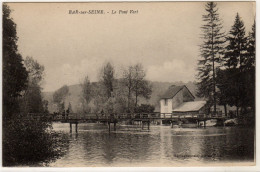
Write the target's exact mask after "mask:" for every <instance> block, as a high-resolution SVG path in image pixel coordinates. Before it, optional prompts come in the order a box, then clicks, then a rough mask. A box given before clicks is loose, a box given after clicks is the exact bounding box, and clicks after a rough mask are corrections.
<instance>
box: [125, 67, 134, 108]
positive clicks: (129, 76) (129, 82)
mask: <svg viewBox="0 0 260 172" xmlns="http://www.w3.org/2000/svg"><path fill="white" fill-rule="evenodd" d="M123 85H124V86H125V87H126V88H127V110H128V111H130V106H131V102H132V92H133V88H134V67H133V66H129V67H128V68H127V69H125V70H124V71H123Z"/></svg>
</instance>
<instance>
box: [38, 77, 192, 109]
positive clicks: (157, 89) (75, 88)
mask: <svg viewBox="0 0 260 172" xmlns="http://www.w3.org/2000/svg"><path fill="white" fill-rule="evenodd" d="M151 84H152V95H151V98H150V99H149V100H146V99H144V98H139V100H138V103H139V104H151V105H154V106H155V107H156V110H157V111H158V109H159V100H160V96H161V95H162V94H163V93H164V92H165V91H166V90H167V89H168V88H169V86H171V85H176V86H179V85H186V86H187V87H188V88H189V90H190V91H191V93H192V94H193V95H194V96H195V97H196V89H197V87H196V85H195V83H194V82H188V83H183V82H181V81H180V82H157V81H156V82H154V81H153V82H151ZM68 87H69V95H68V96H67V98H66V101H65V104H66V105H67V104H68V103H69V102H70V103H71V106H72V110H73V111H74V110H75V109H77V106H79V104H80V97H81V86H80V84H76V85H70V86H68ZM53 93H54V92H43V99H45V100H47V101H48V102H49V104H48V108H49V111H50V112H54V111H56V105H55V104H54V102H53Z"/></svg>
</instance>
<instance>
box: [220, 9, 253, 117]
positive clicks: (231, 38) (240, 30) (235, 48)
mask: <svg viewBox="0 0 260 172" xmlns="http://www.w3.org/2000/svg"><path fill="white" fill-rule="evenodd" d="M227 41H228V45H227V47H226V53H225V56H224V59H225V64H224V65H225V66H226V68H229V69H233V70H230V71H233V73H229V79H230V80H233V83H230V84H229V85H227V86H226V88H227V89H228V88H229V89H230V88H233V91H232V93H233V94H232V95H230V96H231V97H233V100H234V102H233V104H235V105H236V106H237V112H238V109H239V107H241V111H242V108H245V105H246V99H247V96H246V91H247V90H246V87H247V86H246V84H247V83H246V82H245V81H246V78H247V76H246V75H247V74H246V73H244V72H246V71H245V69H246V61H247V57H248V55H247V37H246V36H245V26H244V22H243V21H242V19H241V18H240V16H239V14H238V13H237V15H236V17H235V21H234V24H233V26H232V27H231V30H230V32H229V35H228V36H227ZM234 78H236V79H234ZM234 86H235V87H236V88H234Z"/></svg>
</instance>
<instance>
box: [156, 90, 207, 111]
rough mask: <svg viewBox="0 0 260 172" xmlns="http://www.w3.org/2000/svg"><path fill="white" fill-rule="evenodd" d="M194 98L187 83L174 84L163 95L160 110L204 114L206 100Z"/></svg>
mask: <svg viewBox="0 0 260 172" xmlns="http://www.w3.org/2000/svg"><path fill="white" fill-rule="evenodd" d="M194 99H195V97H194V96H193V95H192V93H191V92H190V91H189V89H188V88H187V87H186V86H185V85H183V86H175V85H172V86H170V87H169V89H168V90H167V91H166V92H165V93H164V94H163V96H161V99H160V112H161V113H171V114H173V115H174V114H176V115H177V114H183V115H188V114H204V106H205V104H206V101H194Z"/></svg>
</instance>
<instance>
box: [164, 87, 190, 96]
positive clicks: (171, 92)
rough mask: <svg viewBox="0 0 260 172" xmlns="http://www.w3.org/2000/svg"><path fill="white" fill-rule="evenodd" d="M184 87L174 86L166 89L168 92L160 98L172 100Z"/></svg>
mask: <svg viewBox="0 0 260 172" xmlns="http://www.w3.org/2000/svg"><path fill="white" fill-rule="evenodd" d="M184 87H186V86H185V85H182V86H175V85H172V86H170V87H169V88H168V90H167V91H166V92H165V93H164V94H163V95H162V96H161V99H171V98H173V97H174V96H175V95H176V94H177V93H178V92H179V91H180V90H182V89H183V88H184Z"/></svg>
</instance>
